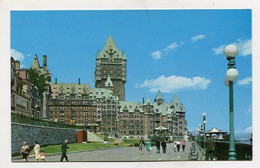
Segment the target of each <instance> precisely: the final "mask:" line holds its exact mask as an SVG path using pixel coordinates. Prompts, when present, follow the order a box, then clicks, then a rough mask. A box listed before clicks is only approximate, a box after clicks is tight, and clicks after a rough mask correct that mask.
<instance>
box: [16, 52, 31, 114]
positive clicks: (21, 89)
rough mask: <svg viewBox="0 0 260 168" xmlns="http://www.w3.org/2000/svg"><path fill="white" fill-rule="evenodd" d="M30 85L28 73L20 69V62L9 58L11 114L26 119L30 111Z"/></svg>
mask: <svg viewBox="0 0 260 168" xmlns="http://www.w3.org/2000/svg"><path fill="white" fill-rule="evenodd" d="M31 86H32V85H31V83H30V82H29V81H28V73H27V71H26V70H25V69H20V61H19V60H15V59H14V58H13V57H11V112H12V113H17V114H21V115H25V116H28V117H31V116H32V111H31Z"/></svg>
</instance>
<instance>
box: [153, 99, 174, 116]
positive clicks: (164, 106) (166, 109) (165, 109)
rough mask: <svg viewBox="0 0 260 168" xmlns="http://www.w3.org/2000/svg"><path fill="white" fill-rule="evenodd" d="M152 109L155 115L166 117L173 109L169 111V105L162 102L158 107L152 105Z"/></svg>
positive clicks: (155, 104)
mask: <svg viewBox="0 0 260 168" xmlns="http://www.w3.org/2000/svg"><path fill="white" fill-rule="evenodd" d="M153 108H154V112H155V113H160V114H162V115H168V114H171V113H172V112H173V109H171V108H170V105H169V104H168V103H166V102H163V103H162V104H160V105H158V104H157V103H154V105H153Z"/></svg>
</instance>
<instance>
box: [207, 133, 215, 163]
mask: <svg viewBox="0 0 260 168" xmlns="http://www.w3.org/2000/svg"><path fill="white" fill-rule="evenodd" d="M206 136H207V140H206V141H205V148H206V158H205V160H209V159H210V160H213V158H214V152H215V142H214V140H213V139H212V138H211V136H210V135H209V134H207V135H206Z"/></svg>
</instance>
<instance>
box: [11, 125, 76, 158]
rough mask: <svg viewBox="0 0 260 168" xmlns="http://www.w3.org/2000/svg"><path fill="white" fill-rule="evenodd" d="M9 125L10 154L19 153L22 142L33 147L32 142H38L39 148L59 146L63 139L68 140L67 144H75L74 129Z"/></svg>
mask: <svg viewBox="0 0 260 168" xmlns="http://www.w3.org/2000/svg"><path fill="white" fill-rule="evenodd" d="M11 124H12V132H11V141H12V144H11V145H12V147H11V148H12V154H14V153H18V152H19V151H20V149H21V147H22V144H23V142H24V141H25V142H27V144H28V146H33V143H34V141H38V142H39V144H40V145H41V146H44V145H52V144H61V143H63V142H64V140H65V139H68V141H69V143H75V142H76V130H75V129H70V128H55V127H44V126H35V125H26V124H20V123H11Z"/></svg>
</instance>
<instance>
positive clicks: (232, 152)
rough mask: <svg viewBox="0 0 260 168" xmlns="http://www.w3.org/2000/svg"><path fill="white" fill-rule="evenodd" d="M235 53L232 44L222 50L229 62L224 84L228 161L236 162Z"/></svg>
mask: <svg viewBox="0 0 260 168" xmlns="http://www.w3.org/2000/svg"><path fill="white" fill-rule="evenodd" d="M237 52H238V49H237V47H236V46H235V45H233V44H231V45H228V46H226V47H225V50H224V54H225V56H226V58H227V60H228V61H229V63H228V70H227V73H226V79H225V84H226V86H228V87H229V160H236V149H235V133H234V102H233V84H234V82H235V80H236V79H237V77H238V71H237V69H236V67H235V64H236V62H235V56H236V55H237Z"/></svg>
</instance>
